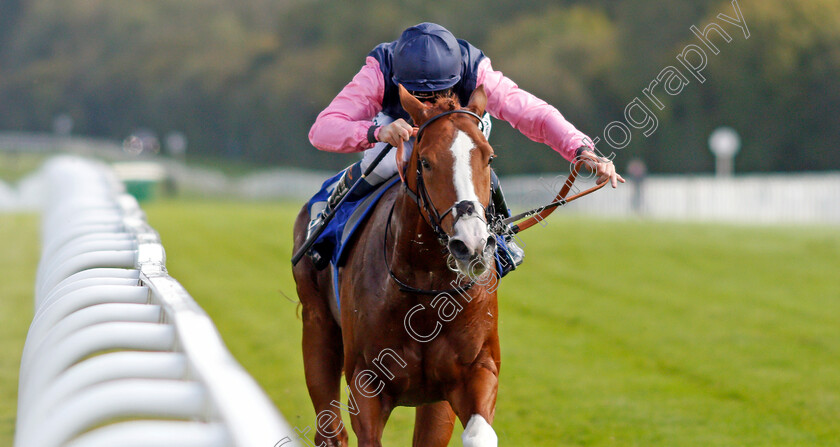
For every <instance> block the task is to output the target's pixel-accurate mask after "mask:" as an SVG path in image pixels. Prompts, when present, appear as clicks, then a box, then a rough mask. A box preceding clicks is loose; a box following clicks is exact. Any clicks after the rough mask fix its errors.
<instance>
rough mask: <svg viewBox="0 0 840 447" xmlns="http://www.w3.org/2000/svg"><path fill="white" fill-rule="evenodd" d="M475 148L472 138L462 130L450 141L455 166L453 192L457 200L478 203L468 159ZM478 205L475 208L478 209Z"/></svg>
mask: <svg viewBox="0 0 840 447" xmlns="http://www.w3.org/2000/svg"><path fill="white" fill-rule="evenodd" d="M474 148H475V143H473V140H472V138H470V137H469V136H468V135H467V134H466V133H464V131H462V130H459V131H458V134H457V135H455V141H453V142H452V147H450V148H449V150H451V151H452V156H453V157H454V158H455V166H454V167H453V169H452V171H453V173H454V176H455V178H454V181H455V193H456V194H457V195H458V200H457V201H458V202H460V201H462V200H469V201H472V202H476V203H475V204H476V205H478V196H477V195H476V194H475V186H474V185H473V181H472V166H471V163H470V159H471V158H472V150H473V149H474ZM480 208H481V207H478V208H476V209H480Z"/></svg>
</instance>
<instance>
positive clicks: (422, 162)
mask: <svg viewBox="0 0 840 447" xmlns="http://www.w3.org/2000/svg"><path fill="white" fill-rule="evenodd" d="M420 166H423V169H426V170H429V169H431V168H432V165H430V164H429V160H426V159H425V158H421V159H420Z"/></svg>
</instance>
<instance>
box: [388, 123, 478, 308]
mask: <svg viewBox="0 0 840 447" xmlns="http://www.w3.org/2000/svg"><path fill="white" fill-rule="evenodd" d="M455 113H463V114H466V115H470V116H472V117H473V118H475V119H477V120H478V125H479V129H480V130H481V131H484V121H482V119H481V117H480V116H478V114H476V113H474V112H471V111H469V110H466V109H456V110H449V111H446V112H443V113H439V114H437V115H435V116H433V117H432V118H430V119H429V120H428V121H426V122H425V123H423V125H422V126H420V128H419V129H418V130H417V138H416V140H415V143H414V150H415V151H416V150H417V146H418V145H419V144H420V139H421V138H422V137H423V132H424V131H425V130H426V129H427V128H428V126H429V125H430V124H432V123H433V122H435V121H437V120H439V119H440V118H443V117H444V116H447V115H452V114H455ZM400 178H401V180H402V185H403V189H404V190H405V192H406V194H407V195H408V197H410V198H411V199H412V200H413V201H414V203H416V204H417V207H418V208H419V210H420V215H421V216H423V219H424V220H426V217H425V216H428V220H426V222H427V223H428V224H429V226H430V227H431V228H432V231H433V232H434V233H435V235H436V236H437V238H438V242H440V244H441V245H442V246H444V247H446V246H447V244H448V242H449V235H448V234H446V232H445V231H444V230H443V227H442V226H441V223H442V222H443V219H445V218H446V216H448V215H449V214H451V213H452V211H453V210H458V209H459V208H460V207H463V206H464V205H462V203H463V202H456V203H455V204H453V205H452V206H450V207H449V208H447V209H446V211H444V212H443V213H438V211H437V208H436V207H435V205H434V203H433V202H432V198H431V197H430V196H429V191H428V190H427V189H426V183H425V182H424V180H423V167H422V165H421V163H420V162H419V160H418V163H417V185H416V186H415V188H416V189H417V192H415V191H412V190H411V188H410V187H409V186H408V183H407V182H406V180H405V177H404V176H403V175H402V173H400ZM395 205H396V202H394V203H392V204H391V211H390V212H389V214H388V220H387V223H386V225H385V232H384V239H383V244H382V254H383V256H384V257H385V265H386V266H387V267H388V274H389V275H390V276H391V279H393V280H394V282H396V283H397V285H398V286H399V287H400V290H401V291H403V292H408V293H416V294H421V295H439V294H441V293H450V294H451V293H460V292H464V291H466V290H469V289H470V288H471V287H472V286H473V285H474V284H475V279H474V278H473V279H471V280H470V282H469V283H468V284H465V285H463V286H458V287H455V288H452V289H447V290H434V289H419V288H416V287H413V286H410V285H408V284H406V283H405V282H403V281H401V280H400V279H399V278H397V276H396V275H395V274H394V271H393V269H391V266H390V264H389V263H388V252H387V248H388V233H389V230H390V228H391V217H392V216H393V214H394V206H395ZM482 207H483V206H482ZM466 214H467V213H462V212H458V213H456V215H455V217H454V219H455V220H454V221H453V222H452V225H453V226H454V225H455V224H456V223H457V222H458V220H459V219H460V218H461V217H462V216H464V215H466ZM484 214H485V220H484V221H485V223H486V222H487V221H488V220H487V209H485V210H484ZM447 264H449V262H447ZM449 268H450V270H453V271H455V269H453V268H452V267H451V266H449Z"/></svg>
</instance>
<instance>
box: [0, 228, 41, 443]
mask: <svg viewBox="0 0 840 447" xmlns="http://www.w3.org/2000/svg"><path fill="white" fill-rule="evenodd" d="M38 223H39V219H38V216H35V215H28V214H26V215H24V214H3V213H0V245H1V246H2V247H3V248H2V249H0V445H3V446H7V445H8V446H10V445H12V440H13V439H14V438H13V435H14V430H15V414H16V413H17V384H18V370H19V368H20V356H21V353H22V352H23V342H24V341H25V340H26V332H27V331H28V330H29V323H30V322H31V321H32V311H33V307H32V306H33V293H34V289H33V287H34V284H35V270H36V268H37V266H38V256H39V243H38V234H39V233H38V228H39V227H38Z"/></svg>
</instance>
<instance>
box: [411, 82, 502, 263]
mask: <svg viewBox="0 0 840 447" xmlns="http://www.w3.org/2000/svg"><path fill="white" fill-rule="evenodd" d="M400 101H401V103H402V106H403V108H404V109H405V110H406V111H407V112H408V113H409V115H411V118H412V120H414V123H415V125H417V126H420V132H418V135H417V142H416V143H415V145H414V150H413V152H412V155H411V158H410V159H409V160H408V165H407V166H403V162H402V160H403V153H402V148H398V151H397V163H398V167H399V170H400V175H403V174H402V173H403V172H405V177H404V179H403V180H404V182H405V184H406V185H407V186H408V188H409V190H410V191H413V193H414V194H415V195H416V198H415V200H416V201H417V202H418V204H419V205H420V208H421V209H422V211H421V212H422V213H424V214H425V216H424V217H425V218H426V220H427V221H428V222H429V223H430V224H431V226H432V229H433V230H434V231H435V232H436V233H437V234H438V237H439V238H441V241H442V242H444V243H445V244H446V246H447V248H448V249H449V253H450V254H451V255H452V257H453V258H454V260H455V263H456V265H457V268H458V270H459V271H460V272H461V273H463V274H465V275H468V276H473V277H475V276H477V275H481V274H482V273H484V271H485V270H487V268H488V267H489V266H491V265H493V264H491V262H492V261H493V254H494V253H495V248H496V239H495V236H494V235H493V234H492V233H491V231H490V228H489V225H488V223H487V207H488V206H489V203H490V162H491V161H492V159H493V157H494V155H493V148H492V147H490V144H489V143H488V142H487V139H486V138H485V137H484V134H483V133H482V132H481V130H480V128H479V125H480V120H481V118H480V117H481V116H482V115H483V114H484V108H485V106H486V105H487V96H486V94H485V93H484V87H483V86H479V87H478V88H477V89H476V90H475V92H474V93H473V94H472V96H471V97H470V101H469V104H468V105H467V107H466V108H463V109H462V108H461V107H460V105H459V103H458V100H457V99H456V98H454V97H447V98H439V99H438V100H437V101H436V102H435V103H434V104H429V103H423V102H420V101H419V100H418V99H417V98H415V97H414V96H412V95H411V94H410V93H409V92H408V91H407V90H406V89H405V88H403V87H402V86H400Z"/></svg>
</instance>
